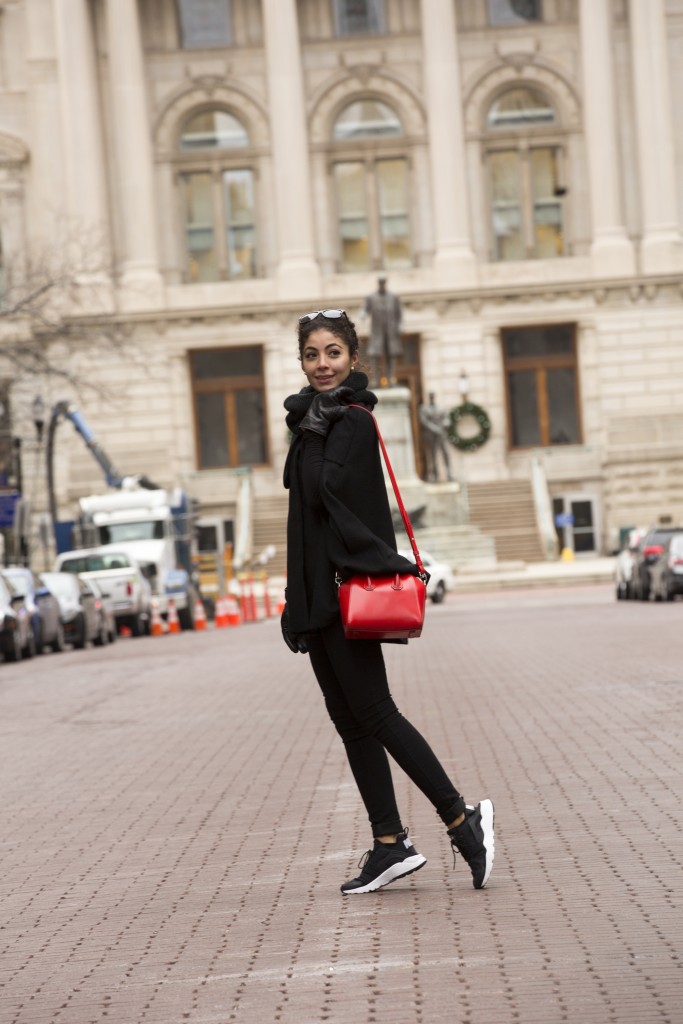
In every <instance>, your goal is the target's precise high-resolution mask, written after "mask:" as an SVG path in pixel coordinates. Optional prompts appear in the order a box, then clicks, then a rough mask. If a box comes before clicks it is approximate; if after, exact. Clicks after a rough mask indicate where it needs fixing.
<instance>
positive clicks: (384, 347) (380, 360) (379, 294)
mask: <svg viewBox="0 0 683 1024" xmlns="http://www.w3.org/2000/svg"><path fill="white" fill-rule="evenodd" d="M361 315H362V316H363V317H365V316H366V315H369V316H370V339H369V341H368V345H367V349H366V352H365V354H366V356H367V358H368V361H369V362H370V364H371V366H372V369H373V377H374V379H373V383H374V384H377V383H379V382H380V377H381V367H382V364H384V369H385V373H386V377H387V378H388V382H389V384H395V383H396V376H395V373H394V360H395V359H396V356H400V355H401V354H402V352H403V345H402V343H401V320H402V319H403V311H402V309H401V300H400V299H399V297H398V295H393V294H392V293H391V292H390V291H387V279H386V277H385V276H384V275H380V277H378V278H377V291H376V292H373V293H372V295H368V297H367V299H366V300H365V305H364V307H363V309H362V311H361Z"/></svg>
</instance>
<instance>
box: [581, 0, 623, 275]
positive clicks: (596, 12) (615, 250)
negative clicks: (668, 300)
mask: <svg viewBox="0 0 683 1024" xmlns="http://www.w3.org/2000/svg"><path fill="white" fill-rule="evenodd" d="M579 18H580V26H581V63H582V65H583V94H584V103H583V107H584V112H585V125H586V149H587V153H588V174H589V183H590V199H591V213H592V221H593V243H592V245H591V257H592V261H593V271H594V273H595V275H596V276H599V277H622V276H628V275H631V274H633V273H634V272H635V253H634V249H633V244H632V243H631V241H630V239H629V238H627V236H626V230H625V227H624V214H623V199H622V185H621V169H620V166H619V146H618V140H617V132H616V104H615V97H614V60H613V58H612V54H613V42H612V33H611V3H610V2H609V0H581V7H580V15H579Z"/></svg>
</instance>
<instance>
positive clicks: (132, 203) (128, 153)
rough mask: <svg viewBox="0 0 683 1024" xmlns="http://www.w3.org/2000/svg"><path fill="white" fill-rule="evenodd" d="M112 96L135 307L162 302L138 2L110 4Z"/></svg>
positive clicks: (129, 288)
mask: <svg viewBox="0 0 683 1024" xmlns="http://www.w3.org/2000/svg"><path fill="white" fill-rule="evenodd" d="M106 7H107V50H108V54H109V91H110V97H111V115H112V122H113V138H114V150H115V152H114V166H115V168H116V176H117V187H118V199H119V203H118V209H119V211H120V217H121V229H122V231H121V235H122V240H123V251H122V254H121V255H122V259H121V270H122V288H123V292H124V295H123V300H124V302H125V303H126V305H130V306H132V307H150V306H152V307H154V306H157V305H159V304H160V303H161V301H162V295H163V290H162V282H161V275H160V273H159V259H158V253H157V235H156V216H155V213H156V194H155V188H154V171H153V166H154V165H153V161H152V145H151V140H150V131H151V129H150V121H149V110H148V101H147V91H146V88H145V72H144V62H143V53H142V39H141V35H140V23H139V17H138V6H137V0H107V2H106Z"/></svg>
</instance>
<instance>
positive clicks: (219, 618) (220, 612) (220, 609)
mask: <svg viewBox="0 0 683 1024" xmlns="http://www.w3.org/2000/svg"><path fill="white" fill-rule="evenodd" d="M213 624H214V626H215V627H216V629H223V626H225V625H227V623H226V621H225V600H224V598H222V597H219V598H218V600H217V601H216V611H215V612H214V616H213Z"/></svg>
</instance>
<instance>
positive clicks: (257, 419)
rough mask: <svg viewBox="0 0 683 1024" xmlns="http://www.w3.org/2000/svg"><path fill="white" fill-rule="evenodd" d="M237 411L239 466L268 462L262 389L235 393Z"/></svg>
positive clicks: (250, 389)
mask: <svg viewBox="0 0 683 1024" xmlns="http://www.w3.org/2000/svg"><path fill="white" fill-rule="evenodd" d="M235 406H236V409H237V431H238V434H239V436H238V439H237V450H238V453H239V464H240V465H241V466H251V465H254V464H258V463H261V462H265V461H266V443H265V437H264V435H263V394H262V392H261V390H260V389H257V388H249V389H247V390H241V391H236V392H235Z"/></svg>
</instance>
